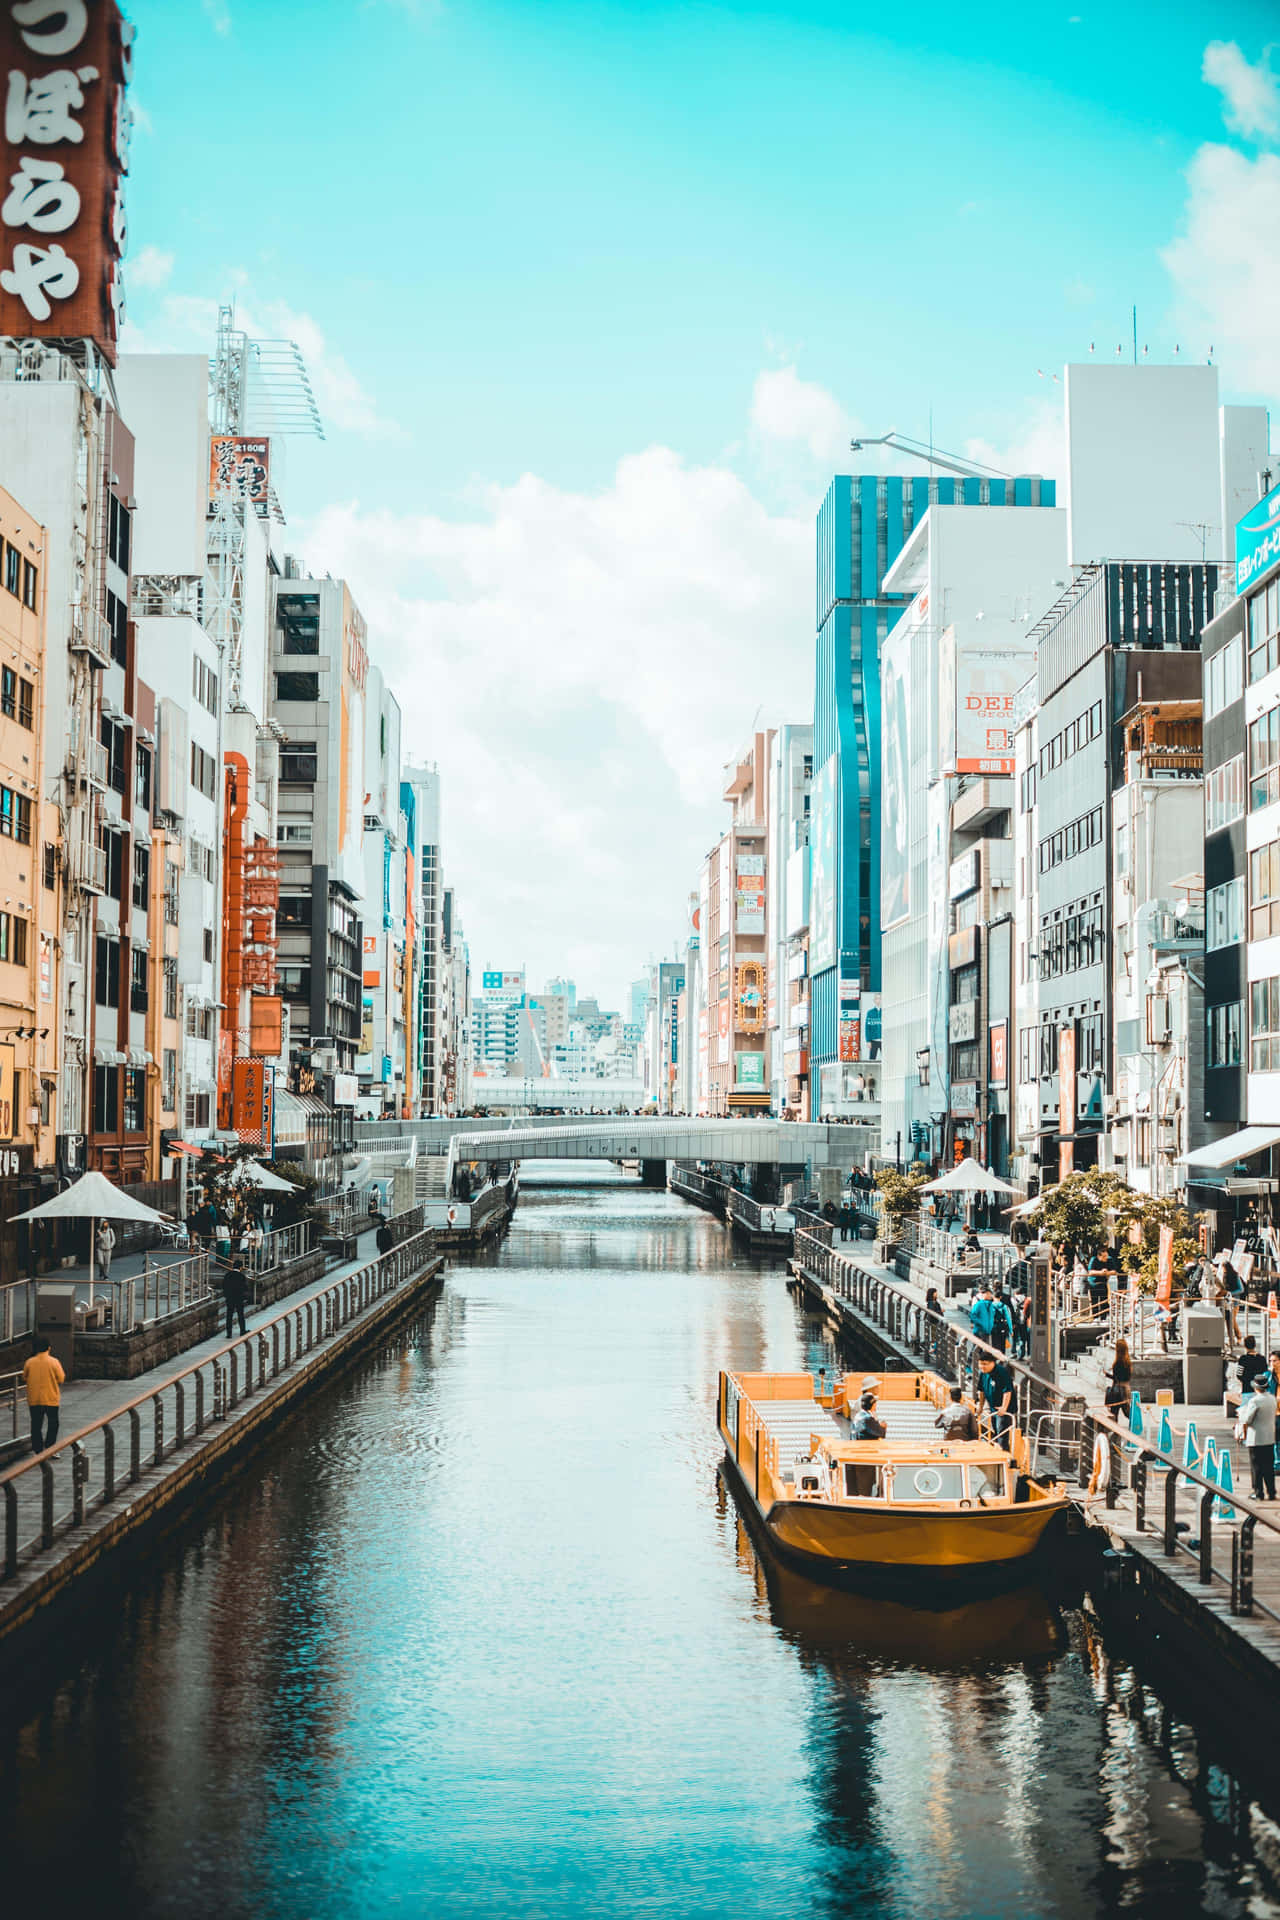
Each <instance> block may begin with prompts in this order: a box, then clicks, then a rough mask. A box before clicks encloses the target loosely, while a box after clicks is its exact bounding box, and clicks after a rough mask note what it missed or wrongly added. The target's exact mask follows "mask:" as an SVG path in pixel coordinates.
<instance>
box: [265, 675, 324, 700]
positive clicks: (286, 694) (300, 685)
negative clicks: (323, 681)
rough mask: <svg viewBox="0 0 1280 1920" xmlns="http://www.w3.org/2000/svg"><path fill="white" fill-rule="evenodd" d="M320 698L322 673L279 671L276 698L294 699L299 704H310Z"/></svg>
mask: <svg viewBox="0 0 1280 1920" xmlns="http://www.w3.org/2000/svg"><path fill="white" fill-rule="evenodd" d="M319 698H320V675H319V674H318V673H278V674H277V675H276V699H277V700H292V701H294V702H295V703H296V704H298V705H303V706H305V705H308V704H310V703H311V702H312V701H315V700H318V699H319Z"/></svg>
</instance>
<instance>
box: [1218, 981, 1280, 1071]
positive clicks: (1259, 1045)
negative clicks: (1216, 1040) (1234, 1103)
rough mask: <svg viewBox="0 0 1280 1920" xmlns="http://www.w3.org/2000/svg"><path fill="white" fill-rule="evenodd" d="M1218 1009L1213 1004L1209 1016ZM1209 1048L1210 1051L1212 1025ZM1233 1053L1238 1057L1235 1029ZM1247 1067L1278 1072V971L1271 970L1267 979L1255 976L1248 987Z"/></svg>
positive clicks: (1228, 1062)
mask: <svg viewBox="0 0 1280 1920" xmlns="http://www.w3.org/2000/svg"><path fill="white" fill-rule="evenodd" d="M1220 1011H1221V1009H1220V1008H1218V1007H1212V1008H1211V1009H1210V1020H1211V1021H1212V1018H1213V1015H1214V1014H1215V1013H1218V1012H1220ZM1209 1050H1210V1055H1212V1052H1213V1037H1212V1026H1211V1027H1210V1047H1209ZM1235 1057H1236V1060H1239V1058H1240V1043H1239V1032H1238V1031H1237V1035H1236V1056H1235ZM1234 1064H1235V1062H1234V1061H1223V1060H1215V1059H1213V1058H1212V1057H1211V1058H1210V1061H1209V1065H1210V1066H1211V1067H1217V1066H1232V1065H1234ZM1249 1071H1250V1073H1277V1072H1280V975H1277V974H1274V973H1273V974H1272V976H1271V978H1270V979H1269V980H1254V981H1253V982H1252V983H1251V984H1250V987H1249Z"/></svg>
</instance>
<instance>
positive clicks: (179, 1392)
mask: <svg viewBox="0 0 1280 1920" xmlns="http://www.w3.org/2000/svg"><path fill="white" fill-rule="evenodd" d="M186 1441H187V1395H186V1389H185V1388H184V1387H183V1384H182V1382H181V1380H175V1381H174V1383H173V1449H174V1452H175V1453H176V1452H177V1451H178V1449H179V1447H183V1446H185V1445H186Z"/></svg>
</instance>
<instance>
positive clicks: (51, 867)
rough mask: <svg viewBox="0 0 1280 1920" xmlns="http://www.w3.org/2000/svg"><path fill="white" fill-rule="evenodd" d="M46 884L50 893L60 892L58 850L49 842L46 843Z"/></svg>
mask: <svg viewBox="0 0 1280 1920" xmlns="http://www.w3.org/2000/svg"><path fill="white" fill-rule="evenodd" d="M44 884H45V886H46V887H47V888H48V890H49V892H50V893H56V892H57V891H58V849H57V848H56V847H55V846H54V845H53V844H52V842H51V841H48V840H46V841H45V843H44Z"/></svg>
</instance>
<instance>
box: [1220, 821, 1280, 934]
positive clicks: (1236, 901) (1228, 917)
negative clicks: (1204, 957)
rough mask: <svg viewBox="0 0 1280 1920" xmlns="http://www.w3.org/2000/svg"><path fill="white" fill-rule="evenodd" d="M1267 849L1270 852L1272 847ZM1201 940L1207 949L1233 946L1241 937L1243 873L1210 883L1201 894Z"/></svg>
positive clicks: (1242, 926) (1242, 931) (1242, 925)
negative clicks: (1202, 922)
mask: <svg viewBox="0 0 1280 1920" xmlns="http://www.w3.org/2000/svg"><path fill="white" fill-rule="evenodd" d="M1270 851H1271V852H1272V853H1273V854H1274V853H1275V852H1276V848H1275V847H1274V846H1273V847H1272V848H1271V849H1270ZM1204 908H1205V918H1204V944H1205V949H1206V951H1207V952H1209V953H1216V952H1217V951H1218V949H1219V947H1234V946H1237V945H1238V944H1239V942H1240V941H1241V940H1243V939H1244V876H1243V875H1240V876H1239V877H1238V878H1236V879H1235V880H1226V881H1224V882H1223V884H1222V885H1221V886H1220V887H1210V888H1209V891H1208V893H1206V895H1205V897H1204Z"/></svg>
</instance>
